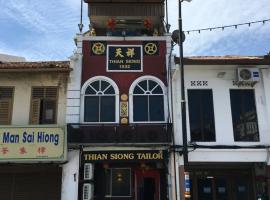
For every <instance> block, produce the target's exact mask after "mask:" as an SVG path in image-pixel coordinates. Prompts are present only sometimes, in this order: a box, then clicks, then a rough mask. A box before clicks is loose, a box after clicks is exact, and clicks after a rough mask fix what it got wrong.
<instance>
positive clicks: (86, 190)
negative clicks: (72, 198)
mask: <svg viewBox="0 0 270 200" xmlns="http://www.w3.org/2000/svg"><path fill="white" fill-rule="evenodd" d="M91 196H92V192H91V185H90V184H89V183H88V184H83V200H90V199H91Z"/></svg>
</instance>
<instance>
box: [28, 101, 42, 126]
mask: <svg viewBox="0 0 270 200" xmlns="http://www.w3.org/2000/svg"><path fill="white" fill-rule="evenodd" d="M39 117H40V99H32V102H31V111H30V124H39Z"/></svg>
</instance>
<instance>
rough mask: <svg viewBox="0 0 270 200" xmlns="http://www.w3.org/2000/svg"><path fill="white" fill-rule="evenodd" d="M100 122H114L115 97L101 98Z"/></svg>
mask: <svg viewBox="0 0 270 200" xmlns="http://www.w3.org/2000/svg"><path fill="white" fill-rule="evenodd" d="M100 98H101V108H100V109H101V111H100V121H101V122H114V121H115V97H114V96H101V97H100Z"/></svg>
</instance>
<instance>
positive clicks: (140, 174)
mask: <svg viewBox="0 0 270 200" xmlns="http://www.w3.org/2000/svg"><path fill="white" fill-rule="evenodd" d="M135 186H136V187H135V192H136V198H135V199H136V200H159V199H160V174H159V171H158V170H147V171H141V170H138V171H135Z"/></svg>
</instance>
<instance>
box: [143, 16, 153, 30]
mask: <svg viewBox="0 0 270 200" xmlns="http://www.w3.org/2000/svg"><path fill="white" fill-rule="evenodd" d="M143 25H144V27H145V28H146V29H147V30H150V29H151V27H152V21H151V20H150V19H145V20H144V22H143Z"/></svg>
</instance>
